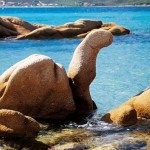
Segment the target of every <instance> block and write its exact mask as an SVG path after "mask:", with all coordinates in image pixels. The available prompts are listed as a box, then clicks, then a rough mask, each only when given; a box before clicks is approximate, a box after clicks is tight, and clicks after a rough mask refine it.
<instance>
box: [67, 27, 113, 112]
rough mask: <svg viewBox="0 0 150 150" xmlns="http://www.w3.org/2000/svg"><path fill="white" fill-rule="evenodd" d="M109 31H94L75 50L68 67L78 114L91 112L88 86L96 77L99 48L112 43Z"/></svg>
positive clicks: (91, 104) (91, 102)
mask: <svg viewBox="0 0 150 150" xmlns="http://www.w3.org/2000/svg"><path fill="white" fill-rule="evenodd" d="M112 40H113V36H112V34H111V33H110V32H109V31H105V30H101V29H99V30H94V31H92V32H90V34H88V35H87V36H86V38H85V39H84V40H83V41H82V42H81V44H80V45H79V46H78V47H77V48H76V50H75V52H74V55H73V58H72V60H71V63H70V65H69V70H68V77H69V78H70V84H71V87H72V92H73V96H74V100H75V103H76V108H77V112H78V113H81V114H82V113H88V112H90V111H92V110H93V101H92V98H91V95H90V91H89V86H90V84H91V82H92V81H93V80H94V78H95V76H96V58H97V54H98V52H99V51H100V49H101V48H103V47H106V46H108V45H110V44H111V43H112Z"/></svg>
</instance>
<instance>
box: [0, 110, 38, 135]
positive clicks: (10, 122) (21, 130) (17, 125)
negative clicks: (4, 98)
mask: <svg viewBox="0 0 150 150" xmlns="http://www.w3.org/2000/svg"><path fill="white" fill-rule="evenodd" d="M39 130H40V125H39V123H38V122H36V121H35V120H34V119H33V118H31V117H29V116H24V115H23V114H22V113H20V112H17V111H14V110H8V109H0V135H1V136H7V137H9V136H15V137H35V136H36V135H37V134H38V132H39Z"/></svg>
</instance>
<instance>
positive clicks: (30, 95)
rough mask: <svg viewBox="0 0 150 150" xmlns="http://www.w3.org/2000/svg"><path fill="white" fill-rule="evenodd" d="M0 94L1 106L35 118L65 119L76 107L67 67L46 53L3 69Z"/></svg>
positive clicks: (0, 79) (32, 56)
mask: <svg viewBox="0 0 150 150" xmlns="http://www.w3.org/2000/svg"><path fill="white" fill-rule="evenodd" d="M0 96H1V97H0V109H11V110H16V111H19V112H21V113H23V114H25V115H28V116H32V117H33V118H41V119H64V118H67V117H68V116H69V115H70V114H72V113H73V112H74V111H75V104H74V101H73V97H72V92H71V88H70V86H69V80H68V77H67V75H66V72H65V69H64V68H63V67H62V65H60V64H57V63H55V62H54V61H53V60H52V59H51V58H49V57H47V56H43V55H31V56H30V57H28V58H26V59H24V60H22V61H20V62H18V63H17V64H15V65H14V66H12V67H11V68H9V69H8V70H7V71H6V72H4V73H3V74H2V75H1V76H0ZM8 122H9V121H8Z"/></svg>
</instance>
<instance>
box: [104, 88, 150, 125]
mask: <svg viewBox="0 0 150 150" xmlns="http://www.w3.org/2000/svg"><path fill="white" fill-rule="evenodd" d="M138 117H140V118H146V119H150V88H149V89H146V90H144V91H143V92H141V93H140V94H138V95H137V96H135V97H133V98H131V99H129V100H128V101H127V102H125V103H124V104H122V105H121V106H120V107H118V108H116V109H114V110H111V111H110V112H108V113H107V114H105V115H104V116H103V117H102V120H103V121H106V122H108V123H115V124H120V125H123V126H129V125H133V124H135V123H136V122H137V120H138Z"/></svg>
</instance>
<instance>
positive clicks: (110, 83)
mask: <svg viewBox="0 0 150 150" xmlns="http://www.w3.org/2000/svg"><path fill="white" fill-rule="evenodd" d="M0 16H17V17H20V18H22V19H24V20H27V21H29V22H31V23H42V24H49V25H61V24H64V23H66V22H72V21H75V20H77V19H81V18H85V19H97V20H102V21H103V22H104V23H105V22H116V23H117V24H120V25H123V26H125V27H127V28H129V29H130V30H131V34H130V35H125V36H116V37H114V42H113V44H112V45H111V46H109V47H107V48H104V49H102V50H101V51H100V53H99V55H98V58H97V76H96V78H95V80H94V81H93V83H92V84H91V87H90V89H91V95H92V98H93V100H94V101H95V102H96V104H97V106H98V113H99V114H101V115H102V114H104V113H106V112H107V111H109V110H111V109H113V108H115V107H117V106H119V105H120V104H122V103H123V102H125V101H126V100H128V99H129V98H130V97H132V96H134V95H136V94H137V93H139V92H141V91H142V90H144V89H145V88H147V87H149V86H150V7H61V8H60V7H57V8H0ZM81 41H82V40H81V39H61V40H21V41H12V40H9V39H0V74H2V73H3V72H4V71H5V70H6V69H8V68H9V67H10V66H12V65H13V64H14V63H16V62H18V61H20V60H22V59H24V58H26V57H28V56H29V55H31V54H35V53H37V54H44V55H47V56H49V57H51V58H52V59H53V60H54V61H56V62H58V63H61V64H63V66H64V67H65V69H66V71H67V69H68V66H69V63H70V60H71V58H72V55H73V52H74V50H75V48H76V47H77V45H78V44H79V43H80V42H81ZM66 127H67V128H68V127H69V128H72V127H77V128H81V129H88V130H90V131H92V132H96V134H97V135H95V136H93V141H92V144H93V143H95V144H97V145H99V146H103V145H104V146H106V147H107V146H108V147H109V146H110V145H114V146H115V145H117V142H120V143H121V144H122V146H121V147H120V148H119V150H131V149H132V150H138V149H142V150H143V149H146V144H145V142H141V141H140V142H139V134H137V137H138V140H137V141H136V135H135V133H134V132H138V131H139V132H141V131H142V132H146V134H147V136H148V131H149V129H150V124H149V122H148V123H147V124H144V123H143V124H142V125H141V124H140V125H136V126H133V127H131V128H123V129H122V128H120V127H118V126H117V127H116V126H113V125H108V124H106V123H104V122H101V121H99V116H97V115H96V116H94V117H93V118H92V119H91V120H89V121H88V122H87V123H86V124H84V125H77V124H75V123H70V124H69V125H66ZM49 132H51V131H49ZM133 133H134V134H133ZM41 134H42V132H41V133H40V134H39V135H41ZM44 134H45V136H49V139H50V138H51V133H48V132H47V131H46V133H45V132H44ZM94 134H95V133H94ZM141 136H142V135H141ZM144 136H145V135H144ZM144 136H143V138H145V137H144ZM140 138H141V137H140ZM120 139H122V140H120ZM62 140H63V139H62ZM142 140H143V141H144V139H142ZM133 141H134V142H135V143H133ZM88 144H90V143H88ZM88 144H87V145H88ZM149 147H150V146H149ZM149 147H147V148H149ZM104 149H105V148H104Z"/></svg>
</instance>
